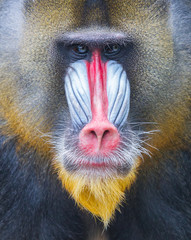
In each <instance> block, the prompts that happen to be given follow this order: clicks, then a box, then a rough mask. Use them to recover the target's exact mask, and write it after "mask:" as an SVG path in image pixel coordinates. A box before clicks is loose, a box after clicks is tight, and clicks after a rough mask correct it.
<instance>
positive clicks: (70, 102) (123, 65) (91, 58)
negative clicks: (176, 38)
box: [11, 0, 182, 225]
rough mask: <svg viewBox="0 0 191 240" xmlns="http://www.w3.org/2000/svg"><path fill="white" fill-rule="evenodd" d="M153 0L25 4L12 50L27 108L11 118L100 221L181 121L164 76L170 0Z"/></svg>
mask: <svg viewBox="0 0 191 240" xmlns="http://www.w3.org/2000/svg"><path fill="white" fill-rule="evenodd" d="M153 3H154V1H149V2H145V1H110V0H108V1H104V4H105V5H104V6H105V7H104V8H103V7H101V5H100V2H99V1H98V2H97V1H95V2H94V1H92V3H91V4H89V5H88V4H85V3H84V2H83V1H78V4H77V3H76V2H75V1H73V0H72V1H62V0H58V1H55V2H51V4H50V3H48V2H47V3H46V2H44V1H33V2H30V3H28V4H26V9H27V11H26V14H25V15H26V16H25V18H26V22H25V25H24V30H23V32H24V34H23V36H24V37H23V39H22V40H21V43H20V45H21V49H20V52H19V53H20V58H19V63H20V64H21V66H22V67H21V69H20V74H21V76H22V81H23V82H26V84H25V85H23V86H22V90H21V91H18V92H17V94H16V95H17V100H18V105H19V107H20V108H21V109H24V110H23V111H20V112H24V113H26V110H25V109H27V114H25V116H24V117H23V116H19V117H18V119H19V121H20V119H23V121H20V122H19V124H18V126H19V128H21V129H26V131H25V132H26V135H27V134H28V135H29V136H30V137H31V139H34V140H31V145H34V146H35V148H37V149H38V150H39V151H42V149H46V154H47V152H49V153H50V155H51V157H50V158H51V163H52V164H53V165H54V168H55V169H56V171H57V172H58V176H59V179H60V180H61V182H62V185H63V187H64V188H65V189H67V191H68V192H69V193H70V194H71V196H72V197H73V198H74V199H75V201H76V202H77V203H78V204H79V205H80V206H81V207H82V208H85V209H86V210H88V211H90V212H91V213H92V214H94V215H96V216H98V217H99V218H101V219H102V221H103V222H104V223H105V225H107V224H108V222H109V221H110V219H111V218H112V216H113V215H114V212H115V209H118V208H119V205H120V204H121V203H122V202H123V199H124V195H125V191H126V189H129V188H130V186H131V184H132V183H133V182H134V181H135V179H136V175H137V170H138V169H139V166H142V165H147V164H151V163H152V162H153V161H152V159H150V157H151V156H152V155H153V154H155V153H156V152H157V151H156V149H162V148H165V147H166V146H168V144H169V143H170V138H171V136H173V135H174V131H175V129H178V127H176V126H173V127H171V125H170V123H171V121H173V119H174V120H175V119H176V121H173V122H174V123H175V124H176V125H177V126H180V125H181V118H178V115H177V114H178V113H177V114H176V110H175V109H173V107H172V105H171V104H170V102H172V101H173V102H175V104H173V106H176V108H177V106H178V105H179V103H180V98H181V96H182V95H181V93H180V92H179V89H178V87H177V86H178V85H177V84H176V83H175V82H174V81H172V75H171V72H172V71H171V70H172V67H173V61H174V60H173V44H172V38H171V32H170V29H169V27H168V24H167V23H168V17H167V15H168V4H167V3H163V7H162V9H163V10H161V11H158V12H157V13H156V12H155V10H156V6H155V5H156V3H155V4H153ZM157 4H159V5H160V3H157ZM79 6H80V7H79ZM77 7H79V8H77ZM158 8H159V9H161V6H158ZM76 9H79V11H76ZM114 9H115V11H114ZM145 9H146V10H147V11H145ZM58 10H59V11H58ZM50 19H51V21H50ZM151 19H152V20H151ZM159 19H160V21H159ZM82 22H83V24H82ZM31 32H32V33H33V34H31ZM37 53H38V54H37ZM37 56H38V57H37ZM31 62H32V64H31ZM161 79H162V80H161ZM25 91H26V93H27V94H25ZM171 91H173V92H175V94H174V95H172V94H170V92H171ZM20 92H22V94H21V93H20ZM176 93H177V94H176ZM23 96H24V97H23ZM166 99H168V101H166ZM20 103H21V104H20ZM15 112H16V111H15ZM16 114H17V113H15V115H16ZM11 116H12V115H11ZM26 119H27V121H26ZM177 119H179V120H177ZM26 123H27V124H28V125H27V124H26ZM179 129H180V128H179ZM37 130H38V131H37ZM21 132H23V131H21ZM49 133H50V134H49ZM28 135H27V136H28ZM43 135H45V136H47V135H48V137H49V139H48V141H44V140H43ZM33 136H34V138H33ZM23 139H26V137H25V135H24V136H23ZM143 159H144V161H143Z"/></svg>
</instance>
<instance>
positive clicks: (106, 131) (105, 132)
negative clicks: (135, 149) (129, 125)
mask: <svg viewBox="0 0 191 240" xmlns="http://www.w3.org/2000/svg"><path fill="white" fill-rule="evenodd" d="M109 133H110V132H109V130H105V131H104V133H103V136H102V138H104V137H105V136H106V135H108V134H109Z"/></svg>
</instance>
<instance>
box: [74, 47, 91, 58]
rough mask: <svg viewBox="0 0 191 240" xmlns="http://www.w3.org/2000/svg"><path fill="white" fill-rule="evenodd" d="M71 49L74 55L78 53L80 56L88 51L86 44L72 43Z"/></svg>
mask: <svg viewBox="0 0 191 240" xmlns="http://www.w3.org/2000/svg"><path fill="white" fill-rule="evenodd" d="M72 50H73V52H74V53H75V54H76V55H80V56H84V55H86V54H87V53H88V51H89V49H88V47H87V46H86V45H82V44H79V45H74V46H73V47H72Z"/></svg>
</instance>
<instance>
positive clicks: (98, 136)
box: [79, 119, 120, 155]
mask: <svg viewBox="0 0 191 240" xmlns="http://www.w3.org/2000/svg"><path fill="white" fill-rule="evenodd" d="M119 140H120V137H119V133H118V131H117V129H116V127H115V126H114V125H113V124H111V123H110V122H109V121H108V120H107V119H105V120H104V121H99V122H98V121H96V120H92V121H91V122H90V123H88V124H87V125H86V126H85V127H84V128H83V129H82V130H81V132H80V136H79V146H80V148H81V149H83V151H85V152H86V153H88V154H90V155H97V154H101V155H107V154H108V153H110V152H111V151H112V150H114V149H116V147H117V146H118V144H119Z"/></svg>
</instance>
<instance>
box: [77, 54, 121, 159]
mask: <svg viewBox="0 0 191 240" xmlns="http://www.w3.org/2000/svg"><path fill="white" fill-rule="evenodd" d="M86 67H87V75H88V82H89V89H90V98H91V112H92V120H91V122H90V123H88V124H87V125H86V126H85V127H84V128H83V129H82V130H81V132H80V135H79V146H80V148H81V149H82V150H83V151H85V152H86V153H88V154H91V155H98V154H101V155H107V154H108V153H110V152H111V151H112V150H114V149H116V147H117V146H118V144H119V140H120V137H119V133H118V131H117V128H116V127H115V126H114V125H113V124H112V123H110V122H109V120H108V119H107V113H108V98H107V63H103V62H102V60H101V55H100V52H99V51H97V50H95V51H94V52H93V56H92V61H91V62H86Z"/></svg>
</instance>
